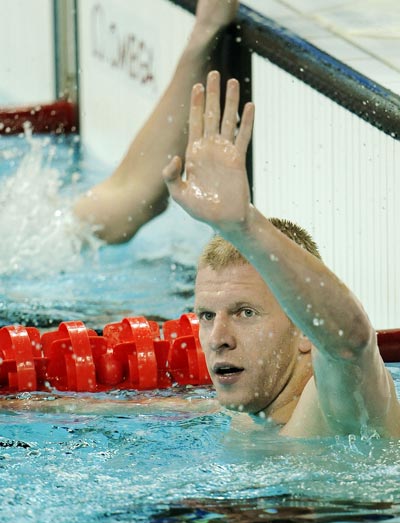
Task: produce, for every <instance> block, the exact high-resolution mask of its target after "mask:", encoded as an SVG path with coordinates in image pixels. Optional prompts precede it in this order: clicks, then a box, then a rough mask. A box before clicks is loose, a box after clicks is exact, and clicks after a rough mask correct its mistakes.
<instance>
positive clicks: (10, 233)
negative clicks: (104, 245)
mask: <svg viewBox="0 0 400 523" xmlns="http://www.w3.org/2000/svg"><path fill="white" fill-rule="evenodd" d="M25 140H26V142H27V143H28V145H29V148H28V152H27V153H26V154H25V155H24V157H23V158H22V160H21V162H20V164H19V166H18V167H17V168H16V170H15V172H13V173H12V174H11V175H10V176H8V177H7V178H5V180H4V181H3V182H2V185H1V186H0V238H1V240H0V275H6V274H16V273H22V272H26V271H29V273H30V274H31V275H32V276H35V275H43V274H49V273H57V272H68V271H70V270H75V269H76V268H78V267H79V266H80V265H81V264H82V262H83V258H82V250H83V247H85V249H86V250H88V251H89V252H91V253H92V254H95V253H96V252H97V250H98V248H99V245H100V241H98V240H97V239H96V238H95V236H94V234H93V231H92V230H90V228H89V227H88V226H86V225H83V224H82V223H80V222H79V221H78V220H77V219H76V218H75V216H74V214H73V212H72V198H71V197H66V196H65V195H63V194H62V191H61V188H62V184H63V181H62V172H61V171H60V170H58V169H56V168H54V167H52V166H51V161H52V159H53V157H54V155H55V147H56V146H54V145H51V141H50V139H49V138H46V139H43V138H32V136H30V133H29V131H27V132H26V133H25Z"/></svg>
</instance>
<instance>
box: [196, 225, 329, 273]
mask: <svg viewBox="0 0 400 523" xmlns="http://www.w3.org/2000/svg"><path fill="white" fill-rule="evenodd" d="M269 221H270V222H271V223H272V225H274V227H276V228H277V229H279V230H280V231H281V232H282V233H283V234H284V235H285V236H287V237H288V238H290V239H291V240H293V241H294V242H296V243H297V244H298V245H300V247H302V248H303V249H305V250H306V251H308V252H309V253H311V254H313V255H314V256H315V257H316V258H319V259H321V255H320V253H319V250H318V246H317V244H316V243H315V241H314V240H313V238H312V237H311V235H310V234H309V233H308V232H307V231H306V230H305V229H303V228H302V227H300V226H299V225H297V224H296V223H294V222H291V221H290V220H283V219H281V218H269ZM245 263H249V262H248V260H247V259H246V258H245V257H244V256H242V254H241V253H240V252H239V251H238V250H237V249H236V247H234V246H233V245H232V244H231V243H229V242H228V241H226V240H224V238H222V237H221V236H214V237H213V238H212V239H211V240H210V241H209V242H208V244H207V245H206V246H205V248H204V250H203V252H202V254H201V256H200V259H199V263H198V266H199V267H211V269H213V270H219V269H223V268H225V267H227V266H229V265H243V264H245Z"/></svg>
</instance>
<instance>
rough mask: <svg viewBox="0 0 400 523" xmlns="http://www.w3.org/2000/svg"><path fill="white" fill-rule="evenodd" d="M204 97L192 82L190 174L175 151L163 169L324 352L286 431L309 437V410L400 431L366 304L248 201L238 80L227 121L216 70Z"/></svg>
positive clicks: (325, 422)
mask: <svg viewBox="0 0 400 523" xmlns="http://www.w3.org/2000/svg"><path fill="white" fill-rule="evenodd" d="M206 94H207V96H205V92H204V89H203V87H202V86H201V85H196V86H194V88H193V91H192V105H191V113H190V129H189V144H188V148H187V152H186V178H182V177H181V173H180V171H181V164H182V162H181V160H180V158H178V157H175V158H174V159H173V160H172V161H171V163H170V164H169V165H168V166H167V167H166V168H165V169H164V179H165V181H166V183H167V186H168V188H169V191H170V194H171V196H172V197H173V198H174V199H175V200H176V201H177V202H178V203H179V204H180V205H181V206H182V207H183V208H184V209H186V211H187V212H189V213H190V214H191V215H192V216H193V217H195V218H197V219H199V220H201V221H204V222H206V223H208V224H209V225H211V226H212V227H213V228H214V229H216V230H217V231H218V233H219V234H220V235H221V236H223V237H224V238H225V239H226V240H228V241H229V242H231V243H232V244H233V245H235V247H236V248H238V249H239V250H240V251H241V252H242V254H243V255H244V256H245V257H246V258H247V259H248V260H249V262H250V263H252V264H253V265H254V266H255V268H256V269H257V270H258V272H259V273H260V274H261V276H262V277H263V278H264V280H265V282H266V283H267V285H268V286H269V288H270V289H271V290H272V292H273V293H274V295H275V297H276V298H277V300H278V301H279V303H280V305H281V307H282V308H283V310H284V311H285V312H286V314H287V315H288V316H289V317H290V319H291V320H292V321H293V323H294V324H295V325H297V326H298V327H299V328H300V329H301V331H302V332H303V333H304V334H305V335H306V336H307V337H308V338H309V340H311V342H312V343H313V345H314V347H315V348H316V350H313V367H314V374H315V377H316V387H317V388H316V389H315V386H314V384H312V387H314V388H313V390H312V391H311V394H308V396H307V400H304V401H303V402H302V401H300V402H299V409H298V415H297V417H296V420H295V421H296V422H297V425H296V424H295V423H294V424H293V426H292V428H291V430H289V432H288V433H289V434H291V435H308V433H307V428H306V426H307V425H306V424H307V423H308V422H309V421H310V420H309V419H308V412H313V415H314V414H315V412H316V411H319V412H320V413H321V414H322V424H321V432H323V430H322V426H324V427H328V429H329V430H330V431H332V432H335V433H348V432H355V433H360V430H362V429H365V430H372V431H374V430H376V431H377V432H378V433H380V434H381V435H389V436H393V435H396V436H397V435H400V409H399V404H398V401H397V398H396V394H395V390H394V387H393V383H392V380H391V378H390V376H389V374H388V372H387V371H386V369H385V367H384V364H383V362H382V360H381V358H380V355H379V351H378V348H377V344H376V336H375V331H374V329H373V328H372V326H371V324H370V322H369V319H368V317H367V315H366V313H365V312H364V310H363V308H362V306H361V305H360V303H359V302H358V300H357V299H356V298H355V296H354V295H353V294H352V293H351V292H350V291H349V289H347V288H346V287H345V285H344V284H343V283H342V282H341V281H340V280H339V279H338V278H337V277H336V276H335V275H334V274H333V273H332V271H330V270H329V269H328V268H327V267H326V266H325V265H324V264H323V263H322V262H321V261H320V260H319V259H317V258H316V257H315V256H313V255H312V254H310V253H309V252H307V251H306V250H304V249H302V248H301V247H300V246H299V245H297V244H296V243H295V242H293V241H292V240H290V239H289V238H287V237H286V236H285V235H284V234H282V233H281V232H280V231H279V230H277V229H276V228H275V227H274V226H273V225H272V224H271V222H270V221H269V220H268V219H267V218H265V217H264V216H263V215H262V214H261V213H260V212H259V211H258V210H257V209H256V208H254V207H253V206H252V205H251V203H250V197H249V194H250V192H249V187H248V182H247V174H246V168H245V156H246V151H247V147H248V144H249V141H250V136H251V129H252V123H253V114H254V108H253V106H252V104H248V105H247V106H246V107H245V109H244V112H243V115H242V121H241V124H240V127H239V129H238V131H237V132H236V114H237V108H238V99H239V85H238V83H237V82H236V81H235V80H230V81H229V83H228V86H227V97H226V100H227V101H226V106H225V111H224V115H223V117H222V120H221V122H220V110H219V75H218V73H216V72H213V73H211V74H210V75H209V78H208V84H207V93H206ZM203 115H204V116H203ZM299 411H300V414H299ZM314 427H315V424H314ZM318 430H319V429H318V428H317V432H318ZM310 435H311V434H310Z"/></svg>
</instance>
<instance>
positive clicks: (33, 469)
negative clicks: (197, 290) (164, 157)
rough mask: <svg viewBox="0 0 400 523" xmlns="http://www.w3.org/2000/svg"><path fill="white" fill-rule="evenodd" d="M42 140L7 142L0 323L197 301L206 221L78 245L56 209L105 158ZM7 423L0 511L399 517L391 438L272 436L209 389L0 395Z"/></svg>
mask: <svg viewBox="0 0 400 523" xmlns="http://www.w3.org/2000/svg"><path fill="white" fill-rule="evenodd" d="M35 144H37V147H36V145H33V146H32V143H30V142H29V140H28V141H26V140H25V139H24V138H17V137H15V138H11V137H8V138H6V139H5V140H3V139H1V140H0V154H1V158H2V160H3V162H2V164H1V175H0V176H1V181H2V183H3V181H5V180H6V179H7V180H11V184H9V186H8V187H7V189H4V187H5V184H3V185H2V187H1V189H0V202H1V203H2V205H1V209H2V211H3V215H2V219H1V220H0V224H2V225H1V226H2V227H3V230H2V234H1V238H2V243H1V245H0V261H1V265H0V267H1V290H0V319H1V324H6V325H8V324H10V323H14V322H22V323H26V324H29V325H37V326H40V327H48V326H51V327H54V326H55V325H57V323H58V322H59V321H61V320H72V319H82V320H83V321H84V322H85V324H86V325H87V326H90V327H94V328H102V327H103V326H104V325H105V324H106V323H109V322H111V321H120V320H121V318H122V317H124V316H126V315H141V314H143V315H145V316H147V317H149V318H150V317H154V318H156V319H160V320H161V319H164V318H176V317H178V316H179V315H180V314H181V313H182V312H185V311H187V310H190V309H191V306H192V285H193V278H194V263H195V259H196V257H197V254H198V251H199V250H200V248H201V245H202V244H203V242H205V241H206V239H207V238H208V236H209V231H208V230H205V229H202V228H197V227H198V226H197V224H196V225H195V224H193V223H192V222H190V221H186V220H187V218H186V217H185V216H184V215H183V214H180V212H179V211H178V210H177V209H176V208H173V207H172V208H170V210H169V212H168V214H167V215H166V216H163V218H161V219H158V220H155V221H154V222H153V223H151V224H149V225H148V226H146V229H145V230H143V231H142V233H140V234H139V235H138V236H137V237H136V238H135V239H134V240H133V241H132V242H130V243H129V244H127V245H123V246H118V247H108V248H106V249H103V250H101V249H100V250H99V248H98V245H97V244H91V245H89V247H87V248H86V250H84V252H83V253H82V252H81V249H80V247H81V245H80V243H79V241H80V240H79V239H78V240H77V239H76V236H74V235H72V236H70V237H69V236H68V234H66V235H65V233H66V232H68V229H67V231H66V230H65V228H63V227H65V223H67V224H70V223H71V222H69V221H68V220H69V218H68V219H67V220H65V219H64V220H62V219H61V217H62V216H64V213H66V214H67V208H68V203H66V202H68V199H69V198H72V197H73V196H74V195H75V194H77V193H78V192H80V191H81V190H84V188H85V187H88V186H90V184H91V183H92V182H93V180H94V179H95V177H96V176H97V175H98V172H99V170H102V169H103V170H104V169H105V167H104V166H99V165H98V164H97V163H96V162H95V161H94V160H91V159H90V157H88V156H87V155H86V154H82V151H81V148H80V144H79V140H78V139H77V138H76V137H73V136H72V137H63V138H37V139H35ZM26 159H28V160H27V161H26ZM103 172H104V171H103ZM44 176H45V177H44ZM48 187H50V192H49V193H46V192H45V189H46V188H48ZM46 190H47V189H46ZM44 194H47V196H46V198H45V199H44V196H43V195H44ZM4 210H5V212H4ZM31 210H33V214H30V212H31ZM13 213H14V214H13ZM4 220H6V222H5V221H4ZM177 222H179V227H176V223H177ZM4 224H6V225H4ZM21 224H22V225H23V227H21ZM17 226H18V227H19V228H21V229H22V230H23V232H24V235H22V236H21V238H18V241H19V242H20V243H19V244H18V245H20V246H21V247H20V249H19V250H18V252H17V251H15V252H16V253H15V256H14V258H13V263H12V264H11V265H10V264H9V259H10V255H9V253H10V249H12V242H11V240H14V241H15V232H14V231H15V230H16V229H15V227H17ZM54 228H55V229H56V230H57V231H58V233H59V234H58V235H53V229H54ZM172 228H174V229H173V233H171V229H172ZM9 239H11V240H10V243H7V241H8V240H9ZM82 241H85V238H83V240H82ZM76 242H77V243H76ZM6 245H11V247H7V248H6V247H5V246H6ZM21 252H22V254H21ZM17 255H18V256H17ZM66 259H68V264H67V265H66V264H65V260H66ZM389 368H390V369H391V371H392V373H393V375H394V378H395V382H396V387H397V391H398V393H399V392H400V366H398V365H390V366H389ZM16 398H17V401H16V402H15V401H14V400H15V399H16ZM0 426H1V433H0V485H1V489H0V502H1V511H0V522H3V521H4V522H30V521H31V522H40V523H47V522H53V521H54V520H56V521H59V522H60V523H63V522H65V523H67V522H68V523H70V522H71V523H72V522H77V523H78V522H79V523H90V522H102V521H104V522H117V521H119V522H121V521H139V522H140V521H143V522H145V521H146V522H147V521H149V522H159V521H163V522H174V521H249V522H254V521H280V522H292V521H293V522H297V521H298V522H300V521H319V522H346V521H384V520H391V521H394V522H395V521H400V485H399V477H400V445H399V442H398V441H387V440H379V439H370V440H362V439H361V438H360V437H359V436H356V435H355V436H351V437H346V438H332V439H321V440H308V441H304V440H294V439H284V438H280V437H278V435H277V430H276V428H275V427H273V426H270V425H269V424H268V422H267V421H264V420H257V421H254V420H251V418H250V417H248V416H246V415H243V414H232V413H229V412H228V411H225V410H220V409H219V408H218V407H217V405H216V403H215V400H214V393H213V391H212V389H211V388H209V387H186V388H177V387H174V388H170V389H166V390H162V391H159V390H157V391H150V392H135V391H118V390H116V391H111V392H108V393H96V394H83V393H79V394H78V393H75V394H74V393H58V392H56V391H54V392H52V393H48V392H46V393H36V394H33V393H21V394H19V395H17V396H15V395H8V396H3V397H2V407H1V410H0Z"/></svg>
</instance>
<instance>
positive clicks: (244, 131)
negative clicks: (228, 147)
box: [235, 102, 254, 154]
mask: <svg viewBox="0 0 400 523" xmlns="http://www.w3.org/2000/svg"><path fill="white" fill-rule="evenodd" d="M253 123H254V104H253V103H251V102H248V103H247V104H246V105H245V106H244V109H243V114H242V121H241V122H240V127H239V132H238V134H237V136H236V141H235V145H236V148H237V149H238V151H239V152H241V153H242V154H246V152H247V147H248V146H249V143H250V139H251V133H252V131H253Z"/></svg>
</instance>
